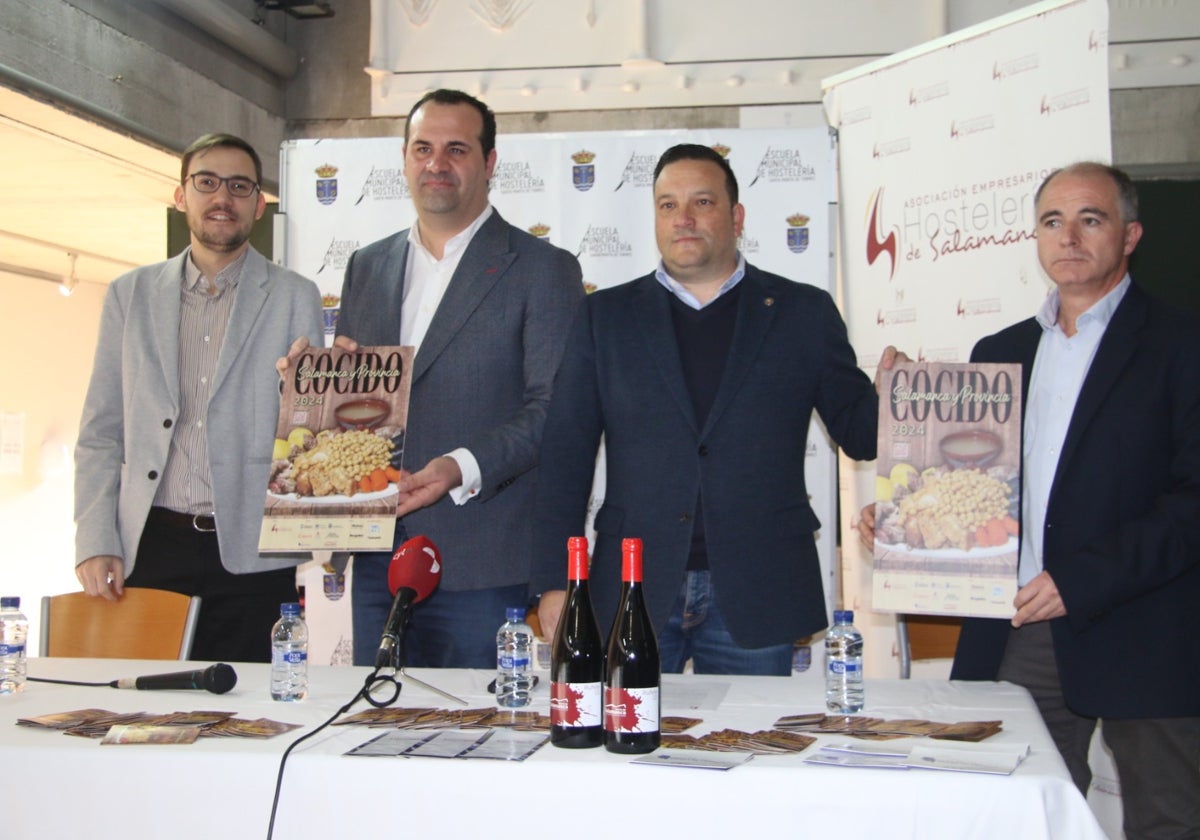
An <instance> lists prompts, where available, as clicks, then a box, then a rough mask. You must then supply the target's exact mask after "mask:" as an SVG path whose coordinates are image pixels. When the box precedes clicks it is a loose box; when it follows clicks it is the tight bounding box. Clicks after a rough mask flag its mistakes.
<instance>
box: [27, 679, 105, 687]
mask: <svg viewBox="0 0 1200 840" xmlns="http://www.w3.org/2000/svg"><path fill="white" fill-rule="evenodd" d="M25 679H27V680H29V682H44V683H54V684H55V685H85V686H87V687H88V688H105V687H108V688H116V687H117V681H116V680H113V681H112V682H98V683H95V682H79V681H78V680H52V679H49V678H47V677H26V678H25Z"/></svg>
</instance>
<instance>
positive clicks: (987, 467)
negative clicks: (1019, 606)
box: [873, 363, 1021, 618]
mask: <svg viewBox="0 0 1200 840" xmlns="http://www.w3.org/2000/svg"><path fill="white" fill-rule="evenodd" d="M883 383H884V387H883V390H882V392H881V396H880V400H879V415H880V416H879V458H878V461H877V469H878V474H877V475H876V479H875V486H876V504H875V562H874V575H873V579H874V606H875V608H876V609H883V610H896V611H898V612H905V613H931V614H938V615H960V616H992V617H1005V618H1007V617H1011V616H1012V614H1013V605H1012V602H1013V596H1014V595H1016V592H1017V548H1018V546H1019V545H1020V525H1019V523H1020V507H1019V505H1020V487H1021V366H1020V365H1000V364H949V363H910V364H897V365H896V366H895V367H894V368H892V369H891V370H890V371H887V372H886V373H885V374H884V378H883Z"/></svg>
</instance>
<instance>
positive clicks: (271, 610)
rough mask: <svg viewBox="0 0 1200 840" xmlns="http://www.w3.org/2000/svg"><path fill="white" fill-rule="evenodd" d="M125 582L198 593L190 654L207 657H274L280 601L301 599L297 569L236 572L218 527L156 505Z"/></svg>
mask: <svg viewBox="0 0 1200 840" xmlns="http://www.w3.org/2000/svg"><path fill="white" fill-rule="evenodd" d="M125 585H126V586H141V587H146V588H152V589H167V590H170V591H172V592H181V593H183V594H184V595H199V596H200V597H201V599H203V600H202V601H201V604H200V618H199V621H198V622H197V624H196V637H195V641H194V643H193V644H192V654H191V658H192V659H195V660H199V661H203V662H216V661H232V662H270V661H271V627H272V625H274V623H275V621H276V620H277V619H278V618H279V605H280V604H282V603H284V602H287V601H295V600H296V570H295V569H294V568H287V569H278V570H275V571H270V572H254V573H250V574H244V575H235V574H233V573H232V572H230V571H228V570H227V569H226V568H225V567H224V566H222V565H221V554H220V550H219V549H218V547H217V534H216V532H215V531H198V530H196V529H195V528H194V527H193V526H192V524H191V522H190V521H187V518H186V517H180V515H179V514H176V513H173V512H172V511H167V510H165V509H163V508H151V509H150V515H149V517H147V519H146V529H145V530H144V531H143V532H142V541H141V543H140V544H139V545H138V553H137V560H136V562H135V563H134V567H133V573H132V574H130V575H129V577H128V578H126V580H125Z"/></svg>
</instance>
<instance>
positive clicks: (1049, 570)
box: [952, 163, 1200, 838]
mask: <svg viewBox="0 0 1200 840" xmlns="http://www.w3.org/2000/svg"><path fill="white" fill-rule="evenodd" d="M1036 212H1037V247H1038V258H1039V260H1040V262H1041V263H1042V267H1043V268H1044V269H1045V271H1046V273H1047V274H1048V275H1049V276H1050V279H1051V280H1053V281H1054V285H1055V289H1054V291H1053V292H1052V293H1051V295H1050V297H1049V298H1048V299H1047V301H1046V303H1045V304H1043V306H1042V308H1041V310H1040V311H1039V312H1038V315H1037V317H1036V318H1031V319H1029V320H1027V321H1023V322H1021V323H1019V324H1016V325H1015V326H1012V327H1009V328H1008V329H1006V330H1003V331H1002V332H999V333H997V334H995V335H993V336H989V337H987V338H984V339H982V340H981V341H980V342H979V343H978V344H977V345H976V346H975V350H974V352H973V353H972V360H973V361H980V362H1020V363H1021V364H1022V366H1023V367H1022V378H1023V380H1024V381H1023V386H1024V389H1023V390H1024V393H1025V396H1026V399H1025V402H1024V405H1025V419H1024V440H1023V475H1022V484H1023V487H1022V494H1021V506H1022V516H1021V520H1022V521H1021V534H1022V545H1021V555H1020V583H1021V584H1022V586H1021V589H1020V590H1019V591H1018V593H1017V597H1016V600H1015V606H1016V608H1017V612H1016V616H1015V617H1014V618H1013V619H1012V621H1011V623H1009V622H1005V621H1002V620H994V619H993V620H987V619H968V620H967V621H966V622H965V623H964V625H963V631H962V636H961V637H960V640H959V645H958V651H957V653H956V655H955V660H954V670H953V674H952V676H953V677H954V678H956V679H1002V680H1009V681H1011V682H1016V683H1019V684H1021V685H1025V686H1026V687H1027V688H1029V689H1030V691H1031V693H1033V695H1034V698H1035V699H1036V700H1037V701H1038V705H1039V707H1040V708H1041V710H1042V714H1043V717H1044V718H1045V719H1046V723H1047V725H1048V726H1049V727H1050V729H1051V732H1052V734H1054V736H1055V741H1056V743H1057V744H1058V747H1059V750H1060V751H1061V752H1062V753H1063V757H1064V758H1065V759H1066V761H1067V765H1068V767H1069V769H1070V770H1071V772H1072V776H1073V777H1074V779H1075V781H1076V784H1077V785H1079V787H1080V789H1081V790H1083V791H1085V792H1086V790H1087V787H1088V783H1089V781H1090V778H1091V772H1090V770H1089V769H1088V764H1087V752H1088V744H1089V742H1090V740H1091V736H1092V732H1093V730H1094V728H1095V724H1096V719H1097V718H1100V719H1103V727H1102V732H1103V734H1104V740H1105V741H1106V743H1107V744H1108V746H1109V748H1110V749H1111V750H1112V753H1113V758H1114V760H1115V762H1116V765H1117V772H1118V774H1119V776H1120V781H1121V794H1122V800H1123V805H1124V812H1125V832H1126V837H1128V838H1142V837H1155V838H1158V837H1171V838H1177V837H1192V838H1195V837H1200V324H1198V323H1197V321H1196V319H1195V318H1192V317H1188V316H1187V315H1185V314H1184V313H1182V312H1180V311H1175V310H1172V309H1170V308H1169V307H1167V306H1166V305H1164V304H1162V303H1160V302H1158V301H1156V300H1154V299H1153V298H1151V297H1149V296H1148V295H1146V294H1145V293H1144V292H1142V291H1141V290H1140V289H1139V288H1138V287H1137V286H1136V285H1132V284H1131V281H1130V277H1129V274H1128V271H1127V268H1128V262H1129V255H1130V254H1131V253H1132V252H1133V250H1134V248H1135V247H1136V246H1137V243H1138V240H1139V239H1140V238H1141V235H1142V226H1141V224H1140V223H1139V222H1138V221H1137V193H1136V190H1135V189H1134V186H1133V184H1132V183H1131V182H1130V180H1129V178H1128V176H1127V175H1125V173H1123V172H1121V171H1119V170H1116V169H1113V168H1111V167H1108V166H1105V165H1102V164H1095V163H1082V164H1075V165H1073V166H1069V167H1066V168H1065V169H1062V170H1059V171H1057V172H1054V173H1051V175H1050V176H1049V177H1048V178H1047V179H1046V180H1045V181H1044V182H1043V183H1042V186H1041V187H1040V188H1039V190H1038V193H1037V198H1036Z"/></svg>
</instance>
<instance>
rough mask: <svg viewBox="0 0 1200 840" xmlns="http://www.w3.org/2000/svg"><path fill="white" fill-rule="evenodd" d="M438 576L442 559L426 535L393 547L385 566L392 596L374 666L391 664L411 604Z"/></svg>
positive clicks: (424, 594) (420, 598)
mask: <svg viewBox="0 0 1200 840" xmlns="http://www.w3.org/2000/svg"><path fill="white" fill-rule="evenodd" d="M441 579H442V558H441V555H440V554H439V553H438V550H437V546H435V545H434V544H433V543H432V542H430V541H429V538H428V537H423V536H422V537H413V538H412V539H410V540H408V541H407V542H405V543H404V544H403V545H401V546H400V547H399V548H398V549H396V553H395V554H393V555H392V563H391V565H390V566H388V589H389V590H390V591H391V593H392V594H393V595H394V596H396V599H395V600H394V601H393V602H392V611H391V612H390V613H389V614H388V618H387V623H386V624H385V625H384V626H383V636H382V637H381V638H380V639H379V652H378V653H376V654H375V667H376V668H386V667H387V666H389V665H391V664H392V658H393V651H395V650H396V648H398V647H399V646H400V639H401V638H402V637H403V636H404V631H405V630H406V629H407V628H408V620H409V618H411V617H412V608H413V604H416V603H417V602H418V601H423V600H425V599H426V598H428V597H429V595H430V593H432V592H433V590H434V589H436V588H437V585H438V581H440V580H441Z"/></svg>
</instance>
